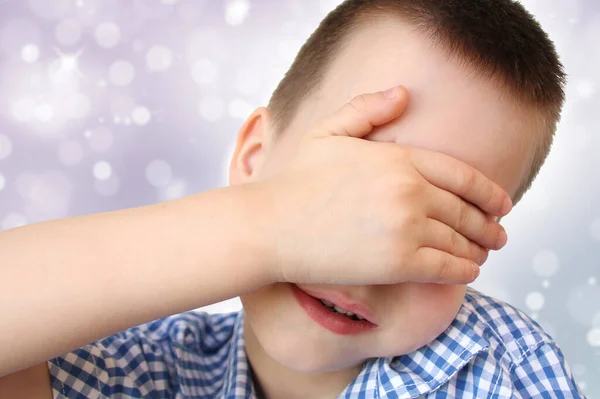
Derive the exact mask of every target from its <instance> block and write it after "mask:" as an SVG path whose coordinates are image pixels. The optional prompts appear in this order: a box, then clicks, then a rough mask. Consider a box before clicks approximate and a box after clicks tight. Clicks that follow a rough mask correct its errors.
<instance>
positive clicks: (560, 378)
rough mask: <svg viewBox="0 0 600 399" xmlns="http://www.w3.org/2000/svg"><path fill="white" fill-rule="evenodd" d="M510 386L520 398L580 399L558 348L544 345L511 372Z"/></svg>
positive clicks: (554, 345)
mask: <svg viewBox="0 0 600 399" xmlns="http://www.w3.org/2000/svg"><path fill="white" fill-rule="evenodd" d="M512 379H513V384H514V387H515V389H516V391H517V392H519V394H520V395H521V397H522V398H568V399H570V398H575V399H579V398H583V399H585V395H584V394H583V392H582V391H581V390H580V389H579V386H578V385H577V383H576V382H575V380H574V378H573V375H572V373H571V370H570V368H569V366H568V365H567V363H566V361H565V358H564V355H563V353H562V351H561V350H560V348H559V347H558V346H557V345H556V344H554V343H544V344H543V345H540V346H539V347H538V348H537V349H536V350H535V351H534V352H532V353H531V354H530V355H529V356H528V357H527V358H526V359H525V360H524V361H523V362H521V363H519V365H518V366H517V367H515V369H514V370H513V372H512Z"/></svg>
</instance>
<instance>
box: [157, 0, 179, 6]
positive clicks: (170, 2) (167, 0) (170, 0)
mask: <svg viewBox="0 0 600 399" xmlns="http://www.w3.org/2000/svg"><path fill="white" fill-rule="evenodd" d="M160 2H161V3H163V4H167V5H169V6H170V5H173V4H177V3H178V2H179V0H160Z"/></svg>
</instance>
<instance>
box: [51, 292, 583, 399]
mask: <svg viewBox="0 0 600 399" xmlns="http://www.w3.org/2000/svg"><path fill="white" fill-rule="evenodd" d="M243 317H244V313H243V311H240V312H235V313H228V314H215V315H211V314H207V313H200V312H187V313H183V314H179V315H174V316H170V317H166V318H164V319H160V320H156V321H153V322H150V323H147V324H144V325H141V326H137V327H133V328H131V329H129V330H126V331H123V332H121V333H118V334H115V335H112V336H110V337H107V338H104V339H101V340H99V341H97V342H94V343H92V344H90V345H86V346H84V347H82V348H80V349H77V350H75V351H73V352H71V353H68V354H66V355H64V356H60V357H57V358H55V359H52V360H50V361H49V362H48V366H49V370H50V375H51V380H52V389H53V393H54V397H55V398H73V399H75V398H77V399H83V398H107V397H108V398H130V397H133V398H227V399H242V398H243V399H246V398H253V399H254V398H256V390H255V386H254V384H253V381H252V375H251V370H250V368H249V364H248V359H247V357H246V353H245V350H244V335H243V323H242V321H243ZM417 397H422V398H584V395H583V393H582V392H581V391H580V390H579V388H578V386H577V384H576V383H575V381H574V379H573V376H572V374H571V371H570V370H569V367H568V366H567V364H566V362H565V359H564V357H563V354H562V352H561V350H560V349H559V347H558V346H557V344H556V343H555V342H554V341H553V340H552V338H551V337H550V336H549V335H548V334H546V333H545V332H544V331H543V330H542V329H541V327H540V326H539V325H538V324H537V323H536V322H535V321H533V320H531V319H530V318H529V317H528V316H527V315H525V314H524V313H523V312H521V311H519V310H518V309H515V308H514V307H512V306H510V305H507V304H506V303H503V302H501V301H498V300H495V299H493V298H490V297H488V296H485V295H483V294H481V293H479V292H477V291H475V290H474V289H472V288H469V289H468V291H467V295H466V297H465V301H464V304H463V306H462V307H461V309H460V311H459V313H458V314H457V316H456V318H455V320H454V321H453V322H452V325H450V327H449V328H448V329H447V330H446V331H445V332H444V333H442V334H441V335H440V336H439V337H437V338H436V339H435V340H434V341H433V342H431V343H430V344H429V345H426V346H424V347H421V348H420V349H418V350H415V351H414V352H411V353H408V354H406V355H402V356H397V357H388V358H377V359H372V360H369V361H367V362H366V363H365V364H364V365H363V367H362V371H361V372H360V374H359V375H358V376H357V377H356V378H355V379H354V380H353V381H352V382H351V383H350V384H349V385H348V386H346V387H345V388H344V390H343V391H342V392H341V393H340V394H339V395H338V397H337V398H338V399H342V398H348V399H350V398H352V399H363V398H364V399H368V398H369V399H370V398H382V399H383V398H386V399H396V398H417Z"/></svg>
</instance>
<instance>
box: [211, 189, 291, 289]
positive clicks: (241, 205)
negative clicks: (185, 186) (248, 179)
mask: <svg viewBox="0 0 600 399" xmlns="http://www.w3.org/2000/svg"><path fill="white" fill-rule="evenodd" d="M223 193H224V194H225V195H226V196H227V197H228V199H229V207H230V209H229V211H230V212H232V215H235V217H234V218H233V219H231V220H232V221H233V222H234V223H235V224H236V226H235V228H233V229H232V231H234V233H233V234H234V237H233V241H234V242H235V243H236V245H235V249H234V250H235V251H236V252H237V253H238V254H239V256H243V257H245V260H244V261H243V263H244V264H247V265H248V267H249V268H250V269H251V270H252V274H253V276H254V277H255V278H256V280H257V281H259V282H261V283H262V284H261V285H267V284H272V283H275V282H278V281H280V278H279V273H278V270H279V269H278V267H277V262H276V257H275V256H274V254H275V237H274V228H273V221H272V218H270V216H269V215H270V210H271V209H272V204H271V198H270V196H269V195H268V193H267V190H266V186H265V185H264V184H262V183H260V182H257V183H247V184H240V185H235V186H229V187H225V188H224V189H223Z"/></svg>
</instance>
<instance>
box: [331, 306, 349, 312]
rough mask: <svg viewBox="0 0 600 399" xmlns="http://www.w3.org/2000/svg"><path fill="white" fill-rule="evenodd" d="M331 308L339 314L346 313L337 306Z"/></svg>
mask: <svg viewBox="0 0 600 399" xmlns="http://www.w3.org/2000/svg"><path fill="white" fill-rule="evenodd" d="M333 308H334V309H335V310H336V311H338V312H339V313H344V314H346V312H347V311H346V310H344V309H342V308H340V307H339V306H338V305H335V306H334V307H333Z"/></svg>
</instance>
